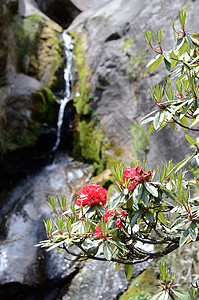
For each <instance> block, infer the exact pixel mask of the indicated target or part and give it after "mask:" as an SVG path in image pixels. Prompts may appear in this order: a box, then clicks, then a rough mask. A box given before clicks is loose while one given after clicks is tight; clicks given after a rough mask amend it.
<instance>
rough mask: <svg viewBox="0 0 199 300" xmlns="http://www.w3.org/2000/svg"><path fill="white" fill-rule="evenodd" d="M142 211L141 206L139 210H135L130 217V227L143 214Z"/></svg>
mask: <svg viewBox="0 0 199 300" xmlns="http://www.w3.org/2000/svg"><path fill="white" fill-rule="evenodd" d="M143 212H144V210H143V208H140V209H139V210H137V211H136V213H135V214H134V216H133V218H132V219H131V226H132V227H133V226H134V225H135V223H136V222H137V220H138V219H139V217H140V216H141V215H142V214H143Z"/></svg>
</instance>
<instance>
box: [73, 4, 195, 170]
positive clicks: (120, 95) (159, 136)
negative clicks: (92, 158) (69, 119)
mask: <svg viewBox="0 0 199 300" xmlns="http://www.w3.org/2000/svg"><path fill="white" fill-rule="evenodd" d="M178 8H186V9H187V10H188V13H187V16H188V20H187V28H188V29H189V28H190V29H195V30H197V10H198V6H197V5H196V3H195V2H193V1H186V0H185V1H175V2H173V1H148V0H144V1H136V0H135V1H128V0H112V1H108V3H105V4H104V5H103V6H102V7H100V8H98V9H97V10H96V9H95V8H91V9H89V10H87V11H84V12H83V13H81V14H80V15H79V16H78V17H77V18H76V19H75V20H74V21H73V23H72V24H71V26H70V27H69V29H68V31H69V32H70V31H72V32H76V33H77V35H78V36H79V37H80V38H79V39H80V40H81V41H82V42H81V43H82V48H83V49H84V52H85V61H86V62H87V65H88V66H89V68H90V75H89V76H90V77H89V80H90V85H91V87H90V93H91V95H92V98H91V101H90V105H91V107H92V108H93V109H94V111H95V112H96V113H97V114H98V116H99V117H100V120H101V130H102V132H103V133H104V135H105V137H108V139H109V140H111V141H112V145H113V148H115V149H116V150H117V151H118V149H121V150H122V153H123V154H122V156H123V158H124V160H126V161H129V160H131V159H132V157H133V158H137V159H138V158H139V159H143V158H147V160H148V163H149V166H154V164H155V163H161V161H162V160H164V159H167V160H168V159H171V158H173V159H174V161H175V162H177V161H178V160H180V159H181V158H183V157H184V155H185V154H186V152H187V149H186V148H187V147H186V144H184V138H183V137H184V133H183V132H182V131H181V130H180V129H177V131H176V130H174V131H171V130H170V129H169V128H165V129H164V130H162V131H161V132H160V133H153V134H152V135H151V137H150V139H149V144H148V143H147V141H146V133H145V130H144V129H143V128H142V127H141V126H140V125H139V120H140V118H141V117H142V116H143V115H145V114H146V113H148V112H149V111H150V110H151V109H152V107H153V104H152V102H151V100H150V96H149V92H148V89H149V86H150V85H153V84H156V83H159V82H160V81H162V80H163V78H164V75H166V74H167V73H166V72H165V71H164V69H163V68H161V67H160V68H159V69H158V70H157V71H156V72H155V73H153V74H152V75H150V74H149V75H148V74H147V75H145V76H144V75H143V74H144V71H145V66H146V63H147V61H148V60H149V59H150V58H152V57H153V53H152V51H151V50H150V49H149V48H148V47H147V46H146V42H145V40H144V37H143V31H144V30H145V29H146V28H147V29H150V30H155V29H156V28H157V27H159V28H160V27H162V28H163V41H164V47H165V49H166V50H169V49H170V45H172V40H173V36H172V30H171V26H170V20H171V17H172V18H174V19H177V14H178ZM77 101H81V95H80V96H79V99H78V100H77ZM146 129H147V128H146ZM107 151H109V150H107ZM119 153H120V151H119Z"/></svg>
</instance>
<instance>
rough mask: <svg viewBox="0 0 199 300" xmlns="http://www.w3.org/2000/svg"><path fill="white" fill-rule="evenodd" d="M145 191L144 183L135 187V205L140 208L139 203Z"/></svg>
mask: <svg viewBox="0 0 199 300" xmlns="http://www.w3.org/2000/svg"><path fill="white" fill-rule="evenodd" d="M142 193H143V185H142V183H140V184H138V185H137V186H136V188H135V190H134V191H133V206H134V207H135V208H136V209H138V203H139V201H140V199H141V196H142Z"/></svg>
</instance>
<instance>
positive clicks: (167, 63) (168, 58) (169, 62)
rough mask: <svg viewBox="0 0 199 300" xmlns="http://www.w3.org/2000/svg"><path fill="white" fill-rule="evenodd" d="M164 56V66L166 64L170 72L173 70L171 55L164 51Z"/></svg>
mask: <svg viewBox="0 0 199 300" xmlns="http://www.w3.org/2000/svg"><path fill="white" fill-rule="evenodd" d="M163 56H164V64H165V66H166V68H167V70H168V71H170V69H171V58H170V55H169V53H167V52H165V51H163Z"/></svg>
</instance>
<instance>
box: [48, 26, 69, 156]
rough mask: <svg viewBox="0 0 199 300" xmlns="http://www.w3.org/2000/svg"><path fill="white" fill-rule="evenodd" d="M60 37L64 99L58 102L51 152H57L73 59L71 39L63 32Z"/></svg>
mask: <svg viewBox="0 0 199 300" xmlns="http://www.w3.org/2000/svg"><path fill="white" fill-rule="evenodd" d="M62 37H63V41H64V49H65V55H66V67H65V69H64V80H65V93H64V94H65V97H64V99H62V100H61V102H60V108H59V114H58V121H57V138H56V142H55V145H54V147H53V149H52V151H55V150H57V148H58V146H59V143H60V139H61V128H62V123H63V117H64V111H65V107H66V104H67V103H68V101H69V99H70V79H71V65H72V57H73V54H72V51H71V50H72V49H73V39H72V37H71V36H70V35H69V34H67V33H66V32H65V31H64V32H63V34H62Z"/></svg>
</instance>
